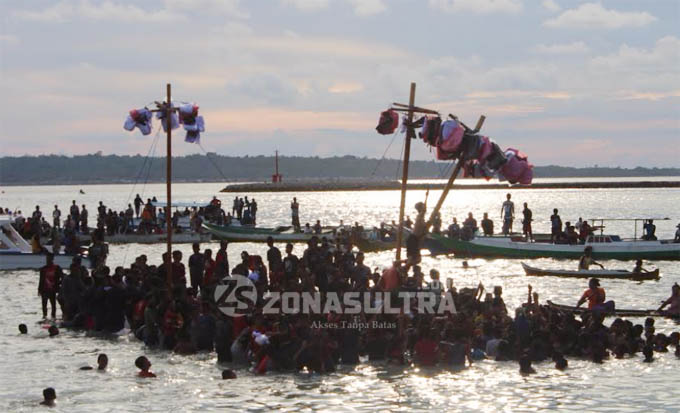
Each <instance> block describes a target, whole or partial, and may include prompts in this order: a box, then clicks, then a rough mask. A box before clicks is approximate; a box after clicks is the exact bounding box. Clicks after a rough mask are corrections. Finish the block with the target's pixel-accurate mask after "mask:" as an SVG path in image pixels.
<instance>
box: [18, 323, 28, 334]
mask: <svg viewBox="0 0 680 413" xmlns="http://www.w3.org/2000/svg"><path fill="white" fill-rule="evenodd" d="M19 333H20V334H28V327H26V324H24V323H21V324H19Z"/></svg>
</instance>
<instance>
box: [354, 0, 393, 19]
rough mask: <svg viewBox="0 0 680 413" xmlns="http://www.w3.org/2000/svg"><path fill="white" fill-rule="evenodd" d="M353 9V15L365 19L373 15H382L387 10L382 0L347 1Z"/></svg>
mask: <svg viewBox="0 0 680 413" xmlns="http://www.w3.org/2000/svg"><path fill="white" fill-rule="evenodd" d="M348 1H349V3H350V4H351V5H352V7H354V13H355V14H356V15H357V16H361V17H365V16H372V15H374V14H378V13H382V12H384V11H385V10H387V6H386V5H385V3H384V2H383V0H348Z"/></svg>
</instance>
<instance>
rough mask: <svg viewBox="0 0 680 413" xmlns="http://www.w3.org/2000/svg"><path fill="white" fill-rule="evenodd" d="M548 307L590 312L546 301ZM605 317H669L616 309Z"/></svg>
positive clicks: (565, 310)
mask: <svg viewBox="0 0 680 413" xmlns="http://www.w3.org/2000/svg"><path fill="white" fill-rule="evenodd" d="M547 303H548V306H550V307H552V308H554V309H556V310H560V311H564V312H569V313H574V314H582V313H587V312H589V311H590V310H588V309H587V308H583V307H574V306H571V305H564V304H556V303H553V302H552V301H550V300H548V301H547ZM604 315H605V316H608V317H610V316H612V317H614V316H615V317H671V318H673V317H672V316H669V315H668V314H666V313H664V312H659V311H656V310H624V309H616V310H614V311H613V312H609V313H605V314H604Z"/></svg>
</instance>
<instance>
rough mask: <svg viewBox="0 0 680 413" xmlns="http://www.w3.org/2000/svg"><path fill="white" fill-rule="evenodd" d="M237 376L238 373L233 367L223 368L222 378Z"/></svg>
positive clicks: (227, 378)
mask: <svg viewBox="0 0 680 413" xmlns="http://www.w3.org/2000/svg"><path fill="white" fill-rule="evenodd" d="M235 378H236V373H234V370H231V369H226V370H222V380H230V379H235Z"/></svg>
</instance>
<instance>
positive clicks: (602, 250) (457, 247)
mask: <svg viewBox="0 0 680 413" xmlns="http://www.w3.org/2000/svg"><path fill="white" fill-rule="evenodd" d="M586 246H592V247H593V258H594V259H601V260H623V261H629V260H637V259H643V260H680V244H673V243H661V242H660V241H619V242H610V243H587V244H579V245H568V244H549V243H543V242H523V241H513V240H512V239H511V238H503V237H477V238H474V239H473V240H470V241H463V240H459V239H452V238H447V237H444V236H441V235H436V234H430V235H428V237H427V238H426V240H425V247H426V248H428V249H429V250H430V252H431V253H432V254H450V253H453V254H455V255H459V256H461V257H491V258H558V259H578V258H580V257H581V255H583V249H584V247H586Z"/></svg>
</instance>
